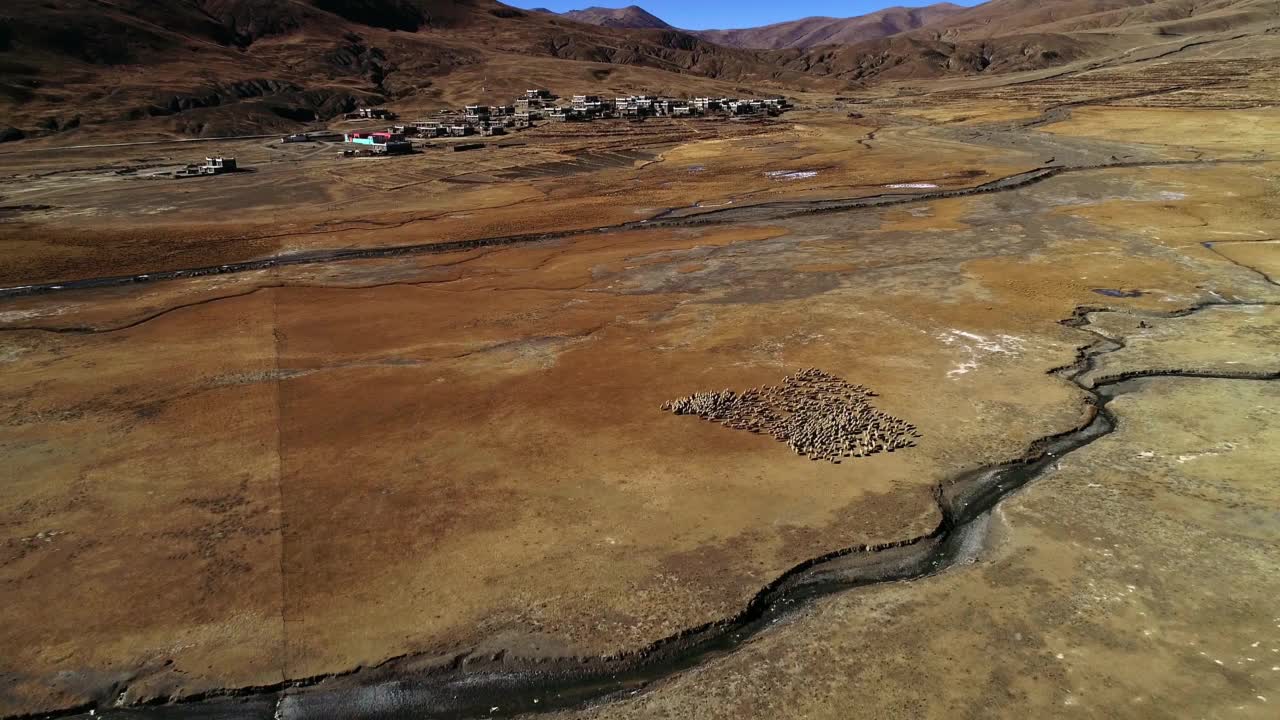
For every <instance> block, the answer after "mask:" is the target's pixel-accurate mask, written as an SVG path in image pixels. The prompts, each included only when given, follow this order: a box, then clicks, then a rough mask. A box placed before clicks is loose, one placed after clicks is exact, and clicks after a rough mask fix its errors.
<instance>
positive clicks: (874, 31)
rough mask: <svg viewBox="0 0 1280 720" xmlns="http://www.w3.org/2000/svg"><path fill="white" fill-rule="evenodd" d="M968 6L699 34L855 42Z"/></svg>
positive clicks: (761, 42)
mask: <svg viewBox="0 0 1280 720" xmlns="http://www.w3.org/2000/svg"><path fill="white" fill-rule="evenodd" d="M964 10H965V8H962V7H960V6H959V5H953V4H951V3H945V2H944V3H938V4H936V5H928V6H926V7H920V8H906V7H892V8H885V9H884V10H880V11H878V12H874V13H871V14H869V15H861V16H858V17H848V18H833V17H807V18H801V19H800V20H791V21H789V22H782V23H776V24H774V25H764V26H761V27H754V28H743V29H739V30H699V31H694V34H695V35H697V36H698V37H701V38H704V39H706V40H710V41H711V42H714V43H717V44H719V45H727V46H729V47H739V48H763V49H779V48H810V47H816V46H818V45H852V44H854V43H860V42H865V41H867V40H879V39H880V38H885V37H890V36H893V35H897V34H899V33H902V32H906V31H908V30H915V29H918V28H921V27H924V26H926V25H932V24H935V23H939V22H945V21H946V20H947V19H948V18H950V17H952V16H954V15H956V14H957V13H960V12H963V11H964Z"/></svg>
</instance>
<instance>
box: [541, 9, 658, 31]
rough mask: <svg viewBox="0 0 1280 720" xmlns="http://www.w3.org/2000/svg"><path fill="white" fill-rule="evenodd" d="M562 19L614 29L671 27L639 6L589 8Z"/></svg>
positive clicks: (571, 11) (565, 14) (568, 13)
mask: <svg viewBox="0 0 1280 720" xmlns="http://www.w3.org/2000/svg"><path fill="white" fill-rule="evenodd" d="M560 17H563V18H568V19H569V20H575V21H577V22H584V23H588V24H590V25H600V26H601V27H612V28H650V29H666V28H670V27H671V25H669V24H667V21H665V20H663V19H662V18H660V17H657V16H656V15H653V14H652V13H650V12H649V11H648V10H645V9H644V8H642V7H640V6H638V5H628V6H626V7H624V8H606V7H589V8H584V9H582V10H570V11H568V12H563V13H560Z"/></svg>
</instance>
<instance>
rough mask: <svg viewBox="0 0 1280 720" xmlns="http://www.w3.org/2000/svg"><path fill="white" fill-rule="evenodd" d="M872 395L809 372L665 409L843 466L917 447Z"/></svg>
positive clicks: (689, 398) (913, 435)
mask: <svg viewBox="0 0 1280 720" xmlns="http://www.w3.org/2000/svg"><path fill="white" fill-rule="evenodd" d="M875 395H876V394H875V393H874V392H872V391H871V390H870V389H868V388H866V387H864V386H862V385H855V384H853V383H850V382H848V381H846V380H844V379H843V378H839V377H836V376H835V375H831V374H830V373H826V372H823V371H821V370H819V369H817V368H808V369H805V370H801V371H799V372H797V373H795V374H792V375H788V376H787V377H785V378H783V380H782V383H781V384H780V385H766V386H764V387H761V388H751V389H750V390H746V391H743V392H741V393H737V392H734V391H733V390H728V389H726V390H721V391H719V392H701V393H694V394H693V395H686V396H685V397H682V398H677V399H675V400H671V401H669V402H666V403H663V405H662V409H663V410H666V411H668V412H673V413H675V414H676V415H697V416H698V417H701V418H702V419H704V420H710V421H712V422H718V423H720V424H722V425H724V426H726V427H731V428H734V429H736V430H747V431H749V432H753V433H764V434H768V435H772V436H773V437H774V438H775V439H777V440H778V441H780V442H784V443H786V444H787V446H788V447H790V448H791V449H792V450H793V451H794V452H795V453H796V454H797V455H801V456H804V457H808V458H809V459H811V460H827V461H830V462H833V463H839V462H840V461H841V460H842V459H844V458H848V457H866V456H868V455H874V454H876V453H880V452H893V451H894V450H898V449H901V448H908V447H913V446H914V445H915V444H916V443H915V441H916V439H917V438H919V437H920V434H919V433H918V432H917V431H916V426H915V425H912V424H911V423H908V422H906V421H904V420H901V419H899V418H896V417H894V416H892V415H890V414H888V413H885V412H882V411H880V410H877V409H876V408H875V407H874V406H873V405H872V404H871V403H870V402H869V398H873V397H875Z"/></svg>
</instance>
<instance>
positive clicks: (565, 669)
mask: <svg viewBox="0 0 1280 720" xmlns="http://www.w3.org/2000/svg"><path fill="white" fill-rule="evenodd" d="M1223 304H1233V305H1236V304H1241V305H1253V304H1256V303H1221V302H1208V303H1202V304H1199V305H1197V306H1195V307H1193V308H1190V309H1188V310H1185V311H1182V312H1176V313H1169V314H1166V315H1164V316H1165V317H1182V316H1185V315H1189V314H1192V313H1194V312H1197V311H1199V310H1202V309H1204V308H1206V307H1213V306H1217V305H1223ZM1100 311H1106V310H1105V309H1104V308H1087V309H1081V310H1080V311H1077V312H1076V313H1075V315H1073V317H1072V318H1071V319H1070V320H1067V321H1064V324H1067V325H1071V326H1073V327H1077V328H1083V327H1084V326H1087V325H1088V324H1089V322H1090V321H1089V317H1088V315H1089V313H1090V312H1100ZM1086 332H1090V333H1091V334H1093V335H1094V336H1095V337H1096V338H1097V339H1096V340H1095V341H1094V342H1093V343H1092V344H1091V345H1089V346H1087V347H1085V348H1084V349H1082V350H1081V352H1080V353H1079V356H1078V358H1077V360H1076V361H1075V362H1074V363H1072V364H1071V365H1068V366H1066V367H1063V368H1059V369H1057V370H1054V371H1051V372H1053V373H1055V374H1057V375H1059V376H1060V377H1062V378H1064V379H1065V380H1067V381H1069V382H1072V383H1073V384H1075V385H1076V386H1077V387H1079V388H1080V389H1081V390H1083V391H1085V392H1086V393H1088V395H1089V401H1090V404H1091V406H1092V408H1093V410H1094V411H1093V412H1092V414H1091V418H1090V420H1089V421H1088V422H1087V423H1085V424H1083V425H1081V426H1080V427H1077V428H1075V429H1072V430H1069V431H1067V432H1064V433H1061V434H1059V435H1054V436H1050V437H1047V438H1042V439H1041V440H1038V441H1036V442H1035V443H1033V444H1032V445H1031V446H1030V447H1029V448H1028V450H1027V452H1026V453H1025V454H1024V455H1023V457H1022V458H1020V459H1018V460H1014V461H1011V462H1006V463H1002V464H999V465H995V466H989V467H985V468H979V469H976V470H971V471H968V472H965V473H962V474H960V475H959V476H957V477H955V478H953V479H952V480H950V481H948V482H946V483H944V484H943V485H941V486H939V487H938V488H937V490H936V498H937V501H938V505H939V509H940V511H941V515H942V520H941V522H940V523H939V525H938V526H937V528H935V529H934V530H933V531H932V532H930V533H928V534H926V535H922V536H919V537H915V538H911V539H908V540H903V541H898V542H895V543H891V544H888V545H883V546H873V547H867V546H855V547H850V548H844V549H841V550H836V551H834V552H831V553H828V554H825V555H822V556H819V557H816V558H812V559H810V560H807V561H805V562H803V563H801V564H800V565H797V566H795V567H793V568H792V569H791V570H789V571H787V572H786V573H784V574H783V575H782V576H780V577H779V578H778V579H776V580H775V581H773V582H772V583H770V584H769V585H767V586H765V587H764V588H763V589H761V590H760V591H759V592H758V593H757V594H756V595H755V597H754V598H753V599H752V601H751V602H750V603H748V605H747V606H746V607H745V608H744V609H743V610H742V611H741V612H739V613H738V614H737V615H735V616H733V617H731V618H728V619H724V620H721V621H717V622H714V623H709V624H706V625H702V626H699V627H696V628H691V629H688V630H685V631H683V632H680V633H678V634H676V635H673V636H670V637H667V638H664V639H662V640H659V641H657V642H655V643H653V644H651V645H649V646H648V647H646V648H643V649H641V650H637V651H632V652H629V653H626V654H622V655H617V656H614V657H609V658H555V659H543V660H523V659H519V658H508V657H504V656H503V655H502V654H498V655H496V656H484V657H478V656H473V655H462V656H459V657H457V658H454V660H453V661H452V662H449V663H446V664H444V665H443V666H442V665H441V664H440V663H439V662H434V663H433V662H432V661H431V660H430V659H426V658H419V657H414V656H407V657H402V658H396V659H393V660H389V661H387V662H384V663H382V664H380V665H378V666H374V667H370V668H357V669H355V670H353V671H350V672H347V673H342V674H337V675H329V676H322V677H316V678H309V679H304V680H296V681H291V682H285V683H280V684H277V685H273V686H264V687H256V688H239V689H228V690H224V691H212V692H207V693H203V694H201V695H197V696H190V697H186V698H183V699H181V700H177V701H173V702H165V701H163V700H162V701H160V702H159V703H157V704H149V705H141V706H129V707H118V708H112V707H103V706H100V705H95V706H91V707H90V706H85V707H80V708H68V709H67V710H66V711H64V712H62V713H57V715H61V716H70V715H78V716H80V717H90V716H91V715H90V714H89V713H90V711H91V710H92V711H93V712H94V713H96V715H95V716H96V717H130V718H132V717H138V718H145V719H147V720H160V719H168V718H210V719H212V718H264V719H267V718H300V719H301V718H337V719H341V720H347V719H355V718H380V719H388V720H402V719H403V720H408V719H409V718H415V719H420V720H427V719H441V720H443V719H446V718H493V717H509V716H514V715H520V714H524V713H533V712H545V711H551V710H557V709H565V708H572V707H580V706H583V705H586V704H589V703H593V702H600V701H605V700H611V699H619V698H622V697H626V696H629V695H632V694H635V693H638V692H640V691H642V690H644V689H646V688H648V687H650V686H651V685H653V684H654V683H656V682H658V681H661V680H664V679H667V678H670V677H672V676H674V675H676V674H677V673H680V672H682V671H684V670H687V669H689V668H692V667H695V666H698V665H701V664H704V663H706V662H708V661H711V660H714V659H715V658H717V657H720V656H722V655H725V654H727V653H730V652H732V651H734V650H735V649H736V648H737V647H739V646H740V645H742V644H743V643H744V642H747V641H748V640H750V639H751V638H752V637H754V636H755V635H756V634H758V633H760V632H761V631H763V630H765V629H767V628H769V627H770V626H772V625H774V624H775V623H778V622H779V621H781V620H783V619H785V618H787V616H788V615H790V614H791V613H792V612H793V611H795V610H796V609H798V608H801V607H803V606H804V605H806V603H807V602H809V601H811V600H813V599H816V598H820V597H823V596H826V595H830V594H833V593H836V592H843V591H847V590H851V589H855V588H862V587H868V586H872V585H878V584H882V583H888V582H898V581H909V580H915V579H919V578H923V577H928V576H930V575H933V574H936V573H938V572H941V571H943V570H946V569H948V568H951V567H954V566H956V565H958V564H963V563H968V562H972V561H973V560H975V559H976V557H977V555H978V553H979V552H980V551H981V549H982V547H983V545H984V541H985V539H986V537H987V531H988V528H989V519H990V514H991V511H992V510H993V509H994V508H995V507H996V506H997V505H999V503H1000V502H1001V501H1003V500H1004V499H1005V498H1007V497H1009V496H1010V495H1011V494H1012V493H1014V492H1015V491H1017V490H1018V489H1020V488H1022V487H1023V486H1025V485H1026V484H1028V483H1029V482H1031V481H1032V480H1035V479H1036V478H1038V477H1040V476H1041V475H1043V474H1044V473H1045V472H1046V471H1047V470H1049V469H1051V468H1052V467H1053V466H1054V465H1055V464H1056V463H1057V461H1058V460H1059V459H1060V458H1061V457H1063V456H1064V455H1066V454H1068V453H1071V452H1073V451H1075V450H1078V449H1080V448H1082V447H1085V446H1086V445H1089V444H1090V443H1092V442H1093V441H1095V440H1097V439H1098V438H1101V437H1103V436H1105V435H1107V434H1109V433H1110V432H1112V431H1113V430H1114V429H1115V419H1114V417H1113V416H1112V414H1111V413H1110V411H1108V409H1107V404H1108V403H1109V402H1110V401H1111V400H1112V399H1114V398H1115V397H1118V396H1120V395H1123V394H1125V393H1126V392H1129V391H1131V390H1133V389H1135V388H1136V387H1138V386H1140V385H1141V384H1142V383H1144V382H1146V381H1147V380H1149V379H1150V378H1154V377H1203V378H1225V379H1237V380H1274V379H1277V378H1280V373H1270V374H1261V373H1256V374H1255V373H1211V372H1199V371H1181V370H1159V371H1138V372H1132V373H1125V374H1122V375H1120V376H1118V377H1115V378H1111V379H1106V380H1102V381H1100V382H1099V383H1098V384H1097V385H1095V386H1091V385H1087V384H1085V383H1084V382H1082V381H1081V378H1082V377H1084V376H1085V375H1086V374H1087V373H1088V372H1089V371H1090V370H1092V369H1093V367H1094V365H1095V361H1096V358H1097V357H1099V356H1101V355H1104V354H1106V353H1109V352H1113V351H1115V350H1118V349H1120V348H1122V347H1124V344H1123V342H1122V341H1117V340H1112V339H1109V338H1105V337H1103V336H1102V335H1099V334H1097V333H1094V332H1093V331H1089V330H1086ZM119 696H122V692H118V693H117V697H119Z"/></svg>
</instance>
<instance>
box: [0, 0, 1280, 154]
mask: <svg viewBox="0 0 1280 720" xmlns="http://www.w3.org/2000/svg"><path fill="white" fill-rule="evenodd" d="M633 10H634V11H635V12H632V11H633ZM584 12H585V11H584ZM610 12H616V13H621V14H622V15H628V16H629V15H636V14H638V13H640V12H643V11H641V10H639V9H638V8H625V9H623V10H621V11H610ZM645 15H646V16H647V13H646V14H645ZM940 15H942V16H945V18H944V19H943V20H942V21H940V22H937V21H935V20H936V18H937V17H938V16H940ZM619 17H621V15H620V16H619ZM649 17H651V16H649ZM1277 17H1280V0H1212V1H1211V2H1207V3H1193V2H1190V1H1189V0H1160V1H1159V2H1141V1H1140V0H1057V1H1052V2H1029V1H1028V0H993V2H989V3H986V4H984V5H981V6H978V7H975V8H972V9H967V10H957V9H956V8H954V7H953V6H949V5H945V4H943V5H934V6H930V7H928V8H921V9H917V10H905V9H901V8H897V9H891V10H886V11H882V12H880V13H876V14H873V15H869V16H866V17H864V18H853V19H849V20H842V21H839V22H837V23H834V24H832V25H829V26H827V27H825V28H811V29H809V30H806V31H803V32H800V31H801V30H803V29H804V24H805V23H807V22H809V21H797V23H793V24H792V25H794V26H795V27H794V28H793V30H796V31H797V32H800V34H799V35H795V36H792V35H789V34H787V33H786V32H783V30H780V29H779V28H781V26H773V27H774V30H771V31H769V32H770V33H775V35H773V36H771V39H770V38H765V39H762V40H760V41H758V42H759V43H760V44H766V43H767V44H768V45H770V46H781V45H808V44H810V43H813V42H833V43H843V42H846V41H849V40H854V39H859V38H863V37H866V36H868V35H870V36H875V35H877V34H879V35H887V36H885V37H875V39H869V40H867V39H864V40H862V41H861V42H856V43H854V44H831V45H820V46H816V47H805V48H802V47H785V48H782V49H773V50H768V49H745V48H739V47H725V46H724V45H721V44H717V43H716V42H712V41H710V40H708V39H706V36H705V34H703V36H701V37H700V36H697V35H695V34H691V33H688V32H685V31H681V30H676V29H670V28H640V29H636V28H617V27H605V26H599V25H595V26H593V25H588V24H584V23H581V22H576V21H575V20H573V19H570V18H568V17H564V16H559V15H555V14H552V13H545V12H536V11H523V10H519V9H516V8H513V7H510V6H507V5H504V4H502V3H500V2H496V1H495V0H279V1H277V0H162V1H159V2H157V1H153V0H119V1H118V2H112V3H105V2H95V1H93V0H65V1H64V2H58V3H50V2H41V1H40V0H11V2H10V3H8V4H7V5H6V7H5V10H4V13H3V15H0V142H3V141H12V140H22V139H24V138H39V137H43V136H55V135H56V136H57V141H58V142H59V143H60V144H70V143H77V142H81V143H85V142H100V141H101V139H102V138H103V137H111V138H117V137H118V136H121V135H127V136H128V137H127V138H126V139H131V140H137V139H154V138H160V137H173V136H197V137H214V136H226V135H246V134H260V133H277V132H286V131H296V130H298V129H302V128H305V127H307V126H309V125H310V124H312V123H317V122H324V121H328V120H331V119H333V118H335V117H338V116H340V115H341V114H342V113H343V112H346V111H349V110H351V109H352V108H354V107H357V106H361V105H386V106H388V107H390V108H392V109H393V110H396V111H398V112H402V113H405V114H417V113H420V112H428V111H434V110H437V109H441V108H445V107H456V106H458V105H460V104H463V103H472V102H486V103H496V102H499V101H508V100H509V99H510V98H511V97H512V96H513V95H516V94H518V93H520V92H522V91H523V90H524V89H525V88H526V87H530V86H542V87H549V88H553V89H556V90H558V91H561V92H572V91H575V90H590V91H593V92H598V93H601V94H606V95H607V94H611V93H617V94H625V93H632V92H643V93H652V94H673V95H694V94H708V95H756V94H772V93H797V92H799V93H803V92H807V91H817V92H841V91H844V90H847V89H850V88H855V87H862V86H865V85H866V84H867V83H873V82H879V81H892V80H903V79H911V80H919V79H929V78H937V77H942V76H949V75H959V76H963V75H975V74H998V73H1004V72H1018V71H1027V70H1039V69H1043V68H1049V67H1055V66H1059V65H1063V64H1066V63H1070V62H1073V61H1080V60H1090V59H1095V58H1102V59H1106V58H1112V59H1114V58H1117V57H1122V56H1124V54H1125V53H1130V52H1133V51H1135V50H1136V49H1138V48H1141V47H1143V46H1151V45H1160V44H1166V43H1170V42H1172V41H1174V40H1177V39H1178V38H1180V37H1185V38H1186V39H1187V41H1188V42H1196V39H1197V38H1198V37H1199V36H1201V35H1204V34H1207V33H1224V32H1233V33H1239V34H1242V35H1243V34H1251V33H1252V34H1257V33H1264V32H1266V31H1267V30H1268V27H1269V25H1268V23H1269V22H1272V21H1274V19H1275V18H1277ZM657 22H661V21H657ZM925 23H930V24H927V25H926V26H925V27H920V28H918V29H914V30H912V29H910V28H912V27H915V26H917V25H920V24H925ZM837 26H838V27H837ZM734 32H739V31H734ZM741 32H755V31H741ZM788 32H789V31H788ZM891 33H892V34H891ZM765 35H769V33H765ZM712 37H715V38H717V39H718V40H720V41H723V42H732V43H740V42H745V41H742V40H741V38H740V37H739V38H737V39H734V37H729V38H727V39H726V38H725V37H720V36H712ZM735 37H736V36H735ZM762 37H764V36H762ZM750 42H751V44H756V42H757V41H750Z"/></svg>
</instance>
